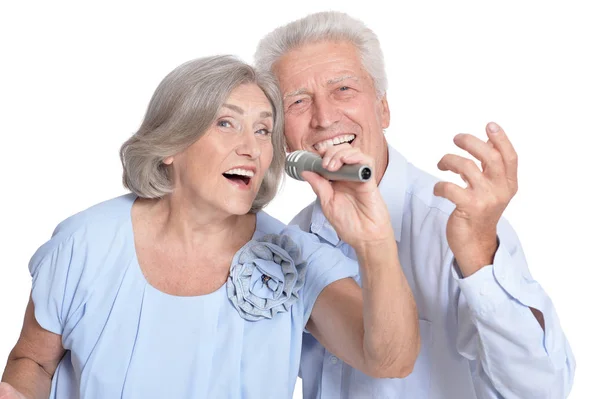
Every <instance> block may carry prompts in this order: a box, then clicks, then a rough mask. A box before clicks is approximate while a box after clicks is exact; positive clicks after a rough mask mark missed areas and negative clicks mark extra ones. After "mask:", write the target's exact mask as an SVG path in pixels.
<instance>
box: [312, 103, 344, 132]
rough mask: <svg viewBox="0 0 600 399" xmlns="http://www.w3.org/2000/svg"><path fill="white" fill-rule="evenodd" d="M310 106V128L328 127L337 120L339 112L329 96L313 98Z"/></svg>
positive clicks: (339, 115)
mask: <svg viewBox="0 0 600 399" xmlns="http://www.w3.org/2000/svg"><path fill="white" fill-rule="evenodd" d="M312 106H313V113H312V119H311V128H313V129H328V128H329V127H331V126H332V125H334V124H335V123H336V122H339V120H340V118H341V112H340V109H339V108H338V106H337V104H335V103H334V102H333V100H332V99H331V98H329V97H327V96H323V97H319V98H315V99H314V100H313V104H312Z"/></svg>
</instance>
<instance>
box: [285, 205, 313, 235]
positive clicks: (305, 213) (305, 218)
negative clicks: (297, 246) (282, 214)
mask: <svg viewBox="0 0 600 399" xmlns="http://www.w3.org/2000/svg"><path fill="white" fill-rule="evenodd" d="M315 203H316V202H315V201H313V202H311V203H310V204H309V205H308V206H306V207H305V208H304V209H302V210H301V211H300V212H299V213H298V214H297V215H296V216H294V217H293V218H292V220H291V221H290V223H289V226H298V227H299V228H300V230H303V231H310V223H311V220H312V215H313V211H314V209H315Z"/></svg>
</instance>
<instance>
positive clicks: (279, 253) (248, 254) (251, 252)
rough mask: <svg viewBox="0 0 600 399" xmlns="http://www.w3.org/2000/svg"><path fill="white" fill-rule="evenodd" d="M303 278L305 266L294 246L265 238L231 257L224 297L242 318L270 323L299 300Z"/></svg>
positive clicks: (287, 240) (284, 238)
mask: <svg viewBox="0 0 600 399" xmlns="http://www.w3.org/2000/svg"><path fill="white" fill-rule="evenodd" d="M305 276H306V262H305V261H304V260H303V259H302V255H301V253H300V248H298V246H297V245H296V243H295V242H294V241H293V240H292V239H291V238H290V237H289V236H286V235H275V234H270V235H266V236H264V237H262V238H260V239H258V240H252V241H250V242H248V243H247V244H246V245H244V246H243V247H242V248H241V249H240V250H239V251H238V252H237V253H236V254H235V256H234V257H233V261H232V262H231V267H230V269H229V277H228V279H227V287H226V288H227V296H228V297H229V300H230V301H231V303H232V304H233V306H234V307H235V308H236V309H237V311H238V313H239V314H240V316H242V318H244V319H246V320H249V321H258V320H262V319H271V318H273V317H274V316H275V315H276V314H277V313H280V312H287V311H289V310H290V308H291V307H292V305H293V304H294V303H295V302H296V301H297V300H298V298H299V294H298V292H299V291H300V289H301V288H302V286H303V285H304V279H305Z"/></svg>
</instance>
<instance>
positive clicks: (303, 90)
mask: <svg viewBox="0 0 600 399" xmlns="http://www.w3.org/2000/svg"><path fill="white" fill-rule="evenodd" d="M346 79H352V80H355V81H357V82H358V80H359V78H358V76H354V75H344V76H340V77H338V78H333V79H329V80H328V81H327V84H328V85H334V84H336V83H339V82H342V81H344V80H346ZM308 92H309V91H308V89H306V88H304V87H303V88H300V89H298V90H294V91H292V92H290V93H287V94H286V95H284V96H283V99H284V100H285V99H286V98H288V97H295V96H299V95H301V94H306V93H308Z"/></svg>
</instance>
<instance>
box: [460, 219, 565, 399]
mask: <svg viewBox="0 0 600 399" xmlns="http://www.w3.org/2000/svg"><path fill="white" fill-rule="evenodd" d="M498 234H499V237H500V238H499V247H498V251H497V252H496V254H495V256H494V259H493V262H492V264H491V265H488V266H485V267H484V268H482V269H480V270H479V271H477V272H476V273H474V274H472V275H471V276H469V277H466V278H460V276H459V275H458V274H457V273H456V272H455V273H453V274H454V276H455V278H456V279H457V282H458V285H459V287H460V291H461V294H460V297H459V302H458V321H459V333H458V342H457V348H458V350H459V352H460V353H461V354H462V355H463V356H464V357H466V358H467V359H469V360H475V361H477V362H478V363H479V364H480V367H477V372H476V373H474V374H473V375H474V384H475V385H476V386H479V390H480V392H485V395H484V396H482V398H496V397H497V393H499V394H501V395H502V397H504V398H525V397H527V398H535V397H540V398H541V397H543V398H566V397H567V395H568V393H569V392H570V390H571V387H572V385H573V376H574V372H575V359H574V357H573V353H572V351H571V348H570V346H569V343H568V341H567V338H566V336H565V334H564V332H563V330H562V328H561V325H560V321H559V319H558V316H557V314H556V311H555V309H554V306H553V305H552V301H551V300H550V298H549V297H548V295H547V294H546V293H545V292H544V290H543V289H542V287H541V286H540V285H539V284H538V283H537V282H536V281H535V280H534V279H533V278H532V277H531V274H530V273H529V270H528V267H527V263H526V260H525V255H524V253H523V250H522V247H521V245H520V243H519V240H518V238H517V236H516V234H515V233H514V231H513V230H512V228H511V227H510V226H509V225H508V223H507V222H506V221H505V220H501V221H500V223H499V225H498ZM451 255H452V254H450V256H451ZM448 262H452V260H451V257H450V259H449V260H448ZM454 271H456V269H455V270H454ZM531 309H539V313H540V314H542V316H543V320H544V325H545V329H542V328H540V324H539V320H536V317H535V316H534V314H532V312H531Z"/></svg>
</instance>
